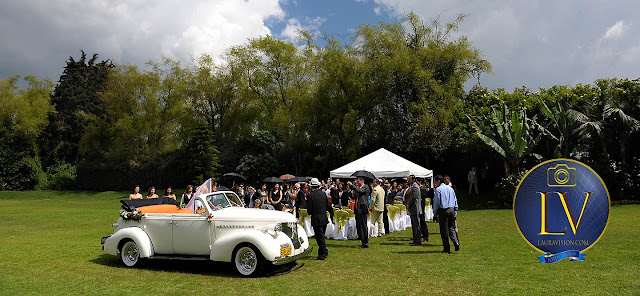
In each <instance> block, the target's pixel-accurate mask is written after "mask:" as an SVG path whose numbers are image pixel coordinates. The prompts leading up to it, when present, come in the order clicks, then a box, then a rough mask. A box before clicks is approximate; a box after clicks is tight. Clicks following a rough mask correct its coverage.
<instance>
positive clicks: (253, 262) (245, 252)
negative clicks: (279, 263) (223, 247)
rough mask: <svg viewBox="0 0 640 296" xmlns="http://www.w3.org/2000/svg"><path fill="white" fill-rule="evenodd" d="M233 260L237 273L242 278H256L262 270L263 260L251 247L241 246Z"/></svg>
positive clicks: (254, 248)
mask: <svg viewBox="0 0 640 296" xmlns="http://www.w3.org/2000/svg"><path fill="white" fill-rule="evenodd" d="M233 258H234V260H233V261H234V263H235V265H236V269H237V270H238V273H240V274H241V275H243V276H258V275H260V274H262V271H263V270H264V266H265V259H264V257H263V256H262V254H260V252H259V251H258V250H257V249H256V247H254V246H252V245H241V246H240V247H239V248H238V249H237V250H236V252H235V254H234V256H233Z"/></svg>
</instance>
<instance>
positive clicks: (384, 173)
mask: <svg viewBox="0 0 640 296" xmlns="http://www.w3.org/2000/svg"><path fill="white" fill-rule="evenodd" d="M358 170H367V171H369V172H371V173H372V174H373V175H374V176H376V177H377V178H382V177H385V178H398V177H407V176H409V175H414V176H416V177H419V178H431V180H432V181H431V182H433V171H432V170H430V169H426V168H424V167H422V166H419V165H417V164H415V163H413V162H411V161H409V160H407V159H405V158H403V157H400V156H398V155H396V154H394V153H392V152H390V151H389V150H387V149H384V148H380V149H378V150H376V151H374V152H372V153H370V154H368V155H366V156H363V157H361V158H359V159H356V160H354V161H352V162H350V163H348V164H346V165H344V166H342V167H339V168H337V169H335V170H333V171H331V173H330V176H331V177H332V178H348V177H351V174H353V173H354V172H355V171H358Z"/></svg>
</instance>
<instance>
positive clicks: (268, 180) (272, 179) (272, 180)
mask: <svg viewBox="0 0 640 296" xmlns="http://www.w3.org/2000/svg"><path fill="white" fill-rule="evenodd" d="M262 182H265V183H281V182H282V179H280V178H276V177H267V178H264V180H262Z"/></svg>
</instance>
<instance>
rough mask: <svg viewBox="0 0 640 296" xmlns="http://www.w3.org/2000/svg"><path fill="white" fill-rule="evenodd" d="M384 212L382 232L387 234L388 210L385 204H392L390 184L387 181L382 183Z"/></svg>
mask: <svg viewBox="0 0 640 296" xmlns="http://www.w3.org/2000/svg"><path fill="white" fill-rule="evenodd" d="M384 193H385V195H384V213H383V214H382V223H384V234H386V235H389V210H388V209H387V205H392V204H393V198H394V197H395V196H393V197H391V196H390V195H391V184H389V182H388V181H387V182H386V183H384Z"/></svg>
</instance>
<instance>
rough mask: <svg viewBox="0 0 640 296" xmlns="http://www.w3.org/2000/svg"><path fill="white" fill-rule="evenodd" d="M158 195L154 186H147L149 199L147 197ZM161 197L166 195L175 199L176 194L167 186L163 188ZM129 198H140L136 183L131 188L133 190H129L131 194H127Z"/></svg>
mask: <svg viewBox="0 0 640 296" xmlns="http://www.w3.org/2000/svg"><path fill="white" fill-rule="evenodd" d="M189 186H191V185H189ZM158 197H159V196H158V194H156V187H154V186H151V188H149V192H148V194H147V198H148V199H149V198H158ZM162 197H168V198H172V199H173V200H176V195H175V194H174V193H173V190H172V189H171V186H169V187H167V190H165V192H164V195H162ZM129 199H142V194H140V186H138V185H136V187H134V188H133V191H132V192H131V194H129Z"/></svg>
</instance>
